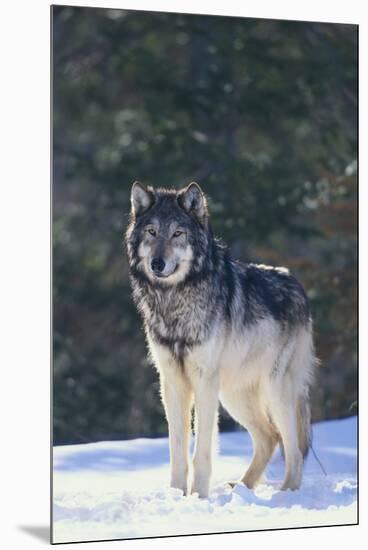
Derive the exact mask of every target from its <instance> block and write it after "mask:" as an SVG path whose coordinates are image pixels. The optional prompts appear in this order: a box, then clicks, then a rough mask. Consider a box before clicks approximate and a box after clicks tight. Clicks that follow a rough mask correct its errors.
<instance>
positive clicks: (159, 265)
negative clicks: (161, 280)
mask: <svg viewBox="0 0 368 550" xmlns="http://www.w3.org/2000/svg"><path fill="white" fill-rule="evenodd" d="M151 268H152V271H153V272H154V273H162V272H163V270H164V269H165V262H164V260H163V259H162V258H153V260H152V262H151Z"/></svg>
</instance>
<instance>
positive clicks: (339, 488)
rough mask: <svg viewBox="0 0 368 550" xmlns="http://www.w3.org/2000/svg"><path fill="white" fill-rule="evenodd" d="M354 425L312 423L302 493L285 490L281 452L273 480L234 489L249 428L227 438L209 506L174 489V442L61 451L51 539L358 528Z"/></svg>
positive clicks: (245, 459)
mask: <svg viewBox="0 0 368 550" xmlns="http://www.w3.org/2000/svg"><path fill="white" fill-rule="evenodd" d="M356 436H357V421H356V418H354V417H352V418H348V419H343V420H335V421H328V422H321V423H319V424H315V425H314V426H313V447H314V449H315V451H316V453H317V454H318V457H319V459H320V460H321V462H322V463H323V466H324V468H325V470H326V471H327V476H326V475H324V473H323V472H322V471H321V468H320V466H319V465H318V463H317V461H316V459H315V458H314V456H313V453H311V452H310V453H309V456H308V459H307V461H306V464H305V470H304V480H303V484H302V487H301V489H300V490H299V491H280V490H279V487H280V482H281V480H282V476H283V462H282V459H281V456H280V454H279V452H276V453H275V455H274V458H273V460H272V462H271V464H270V465H269V467H268V470H267V482H265V483H263V484H261V485H260V486H258V487H257V489H256V490H255V491H250V490H249V489H247V488H246V487H245V486H244V485H237V486H236V487H235V489H233V490H231V489H230V487H229V486H228V485H226V481H229V480H235V479H239V478H240V477H241V475H242V474H243V472H244V470H245V467H246V465H247V464H248V463H249V462H250V459H251V454H252V447H251V442H250V438H249V436H248V434H247V433H246V432H244V431H240V432H233V433H225V434H221V436H220V438H219V444H220V445H219V446H220V449H219V453H218V455H217V457H216V460H215V464H214V472H213V476H212V489H211V492H210V496H209V498H208V499H199V498H198V497H197V495H191V496H188V497H184V496H183V495H182V493H181V492H180V491H179V490H176V489H170V488H169V486H168V481H169V452H168V441H167V439H166V438H161V439H135V440H131V441H119V442H101V443H91V444H85V445H70V446H63V447H55V448H54V476H53V483H54V525H53V535H54V542H73V541H83V540H100V539H116V538H135V537H151V536H161V535H179V534H190V533H193V534H194V533H211V532H212V533H218V532H224V531H247V530H255V529H272V528H285V527H301V526H317V525H338V524H349V523H356V521H357V479H356V474H357V452H356Z"/></svg>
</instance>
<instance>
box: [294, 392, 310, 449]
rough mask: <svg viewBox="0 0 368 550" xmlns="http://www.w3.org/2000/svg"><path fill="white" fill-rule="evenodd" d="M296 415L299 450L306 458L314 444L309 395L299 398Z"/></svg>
mask: <svg viewBox="0 0 368 550" xmlns="http://www.w3.org/2000/svg"><path fill="white" fill-rule="evenodd" d="M296 414H297V428H298V441H299V449H300V452H301V453H302V455H303V457H304V458H305V457H306V456H307V454H308V451H309V447H310V446H311V444H312V430H311V412H310V406H309V399H308V395H301V396H300V397H299V399H298V403H297V410H296Z"/></svg>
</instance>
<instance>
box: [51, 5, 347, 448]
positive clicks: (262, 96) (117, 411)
mask: <svg viewBox="0 0 368 550" xmlns="http://www.w3.org/2000/svg"><path fill="white" fill-rule="evenodd" d="M53 70H54V72H53V106H54V120H53V122H54V133H53V135H54V159H53V161H54V162H53V172H54V173H53V176H54V178H53V180H54V186H53V247H54V252H53V263H54V265H53V273H54V280H53V288H54V301H53V316H54V323H53V324H54V327H53V328H54V438H55V443H70V442H80V441H90V440H97V439H109V438H110V439H111V438H114V439H115V438H126V437H135V436H143V435H146V436H148V435H158V434H164V433H166V422H165V419H164V415H163V409H162V405H161V403H160V398H159V385H158V378H157V374H156V372H155V371H154V369H153V368H152V366H151V365H150V364H149V362H148V360H147V357H146V355H147V354H146V349H145V343H144V334H143V331H142V327H141V322H140V319H139V318H138V315H137V313H136V311H135V309H134V307H133V304H132V301H131V298H130V288H129V281H128V269H127V259H126V255H125V252H124V250H123V243H122V241H123V233H124V231H125V227H126V223H127V219H128V213H129V208H130V204H129V192H130V186H131V183H132V182H133V181H134V180H136V179H139V180H141V181H143V182H144V183H146V184H153V185H159V186H174V187H181V186H184V185H186V184H187V183H188V182H189V181H192V180H197V181H198V182H199V183H200V184H201V185H202V187H203V188H204V190H205V191H206V192H207V193H208V195H209V199H210V201H209V202H210V209H211V212H212V222H213V226H214V229H215V233H216V234H218V235H219V236H221V237H223V238H224V240H225V241H226V242H227V243H228V244H229V245H230V246H231V249H232V253H233V255H234V256H235V257H237V258H239V259H243V260H248V259H251V260H252V261H258V262H263V263H272V264H279V265H280V264H284V265H286V266H288V267H291V268H292V269H293V271H294V272H295V274H296V275H297V276H298V277H299V279H300V280H301V282H302V283H303V284H304V285H305V287H306V289H307V292H308V295H309V297H310V299H311V306H312V311H313V314H314V317H315V328H316V343H317V352H318V355H319V356H320V358H321V359H322V367H321V369H320V372H319V378H318V384H317V387H316V391H315V396H314V400H313V408H312V413H313V417H314V419H322V418H329V417H336V416H346V415H349V414H355V413H356V406H355V405H354V407H355V408H354V410H353V409H352V408H351V405H352V404H354V402H355V401H356V368H357V367H356V363H357V350H356V307H357V304H356V277H357V269H356V262H357V245H356V216H357V188H356V155H357V143H356V137H357V136H356V124H357V100H356V96H357V29H356V27H354V26H351V25H336V24H319V23H298V22H288V21H266V20H255V19H240V18H231V17H224V18H222V17H209V16H191V15H182V14H163V13H148V12H134V11H120V10H106V9H91V8H71V7H61V6H59V7H57V6H56V7H54V8H53ZM221 426H222V427H224V428H228V427H231V426H232V423H231V421H230V419H229V418H228V417H227V416H226V414H224V415H223V417H222V420H221Z"/></svg>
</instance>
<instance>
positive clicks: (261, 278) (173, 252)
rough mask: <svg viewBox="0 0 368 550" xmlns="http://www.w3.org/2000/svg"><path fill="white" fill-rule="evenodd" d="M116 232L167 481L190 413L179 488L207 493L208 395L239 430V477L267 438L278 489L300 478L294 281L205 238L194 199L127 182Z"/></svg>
mask: <svg viewBox="0 0 368 550" xmlns="http://www.w3.org/2000/svg"><path fill="white" fill-rule="evenodd" d="M131 202H132V212H131V221H130V224H129V227H128V230H127V233H126V243H127V249H128V256H129V263H130V273H131V281H132V287H133V297H134V300H135V303H136V305H137V307H138V310H139V311H140V313H141V314H142V316H143V321H144V327H145V331H146V336H147V341H148V345H149V349H150V353H151V356H152V358H153V360H154V363H155V365H156V367H157V369H158V371H159V373H160V381H161V394H162V401H163V404H164V407H165V412H166V417H167V420H168V425H169V439H170V461H171V486H173V487H177V488H180V489H182V490H183V491H184V493H187V492H188V471H189V439H190V432H191V411H192V407H193V404H194V406H195V433H196V442H195V449H194V456H193V479H192V483H191V486H190V487H189V492H197V493H199V496H201V497H206V496H207V495H208V491H209V482H210V475H211V463H212V449H213V447H214V442H215V439H216V430H217V410H218V400H219V399H220V401H221V403H222V404H223V406H224V407H225V408H226V409H227V410H228V412H229V413H230V414H231V415H232V416H233V418H234V419H235V420H237V421H238V422H239V423H240V424H241V425H243V426H244V427H245V428H246V429H247V430H248V431H249V433H250V435H251V438H252V442H253V448H254V452H253V459H252V462H251V464H250V465H249V467H248V469H247V471H246V472H245V474H244V476H243V477H242V479H241V481H242V482H243V483H245V484H246V485H247V486H248V487H250V488H252V487H254V486H255V485H256V483H257V482H258V481H259V480H260V478H261V476H262V473H263V471H264V469H265V467H266V465H267V463H268V462H269V460H270V458H271V456H272V454H273V451H274V449H275V447H276V445H277V443H280V445H281V446H282V448H283V453H284V457H285V469H286V472H285V478H284V481H283V484H282V488H283V489H297V488H298V487H299V486H300V483H301V479H302V469H303V456H304V455H305V454H306V452H307V450H308V447H309V443H310V411H309V387H310V384H311V382H312V377H313V370H314V365H315V355H314V348H313V339H312V321H311V317H310V313H309V308H308V301H307V298H306V295H305V293H304V291H303V288H302V286H301V285H300V284H299V283H298V281H297V280H296V279H295V278H294V277H293V276H292V275H291V274H290V273H289V271H288V270H287V269H285V268H275V267H269V266H265V265H255V264H246V265H244V264H241V263H239V262H237V261H234V260H232V259H231V257H230V255H229V251H228V249H227V248H226V247H224V246H223V245H222V244H220V243H219V242H218V241H217V240H216V239H215V238H214V237H213V234H212V231H211V227H210V225H209V216H208V209H207V204H206V199H205V196H204V195H203V193H202V191H201V189H200V188H199V186H198V185H197V184H195V183H192V184H190V185H189V186H188V187H187V188H185V189H182V190H181V191H174V190H167V189H153V188H151V187H149V188H145V187H144V186H142V185H141V184H139V183H135V184H134V185H133V188H132V194H131Z"/></svg>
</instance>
